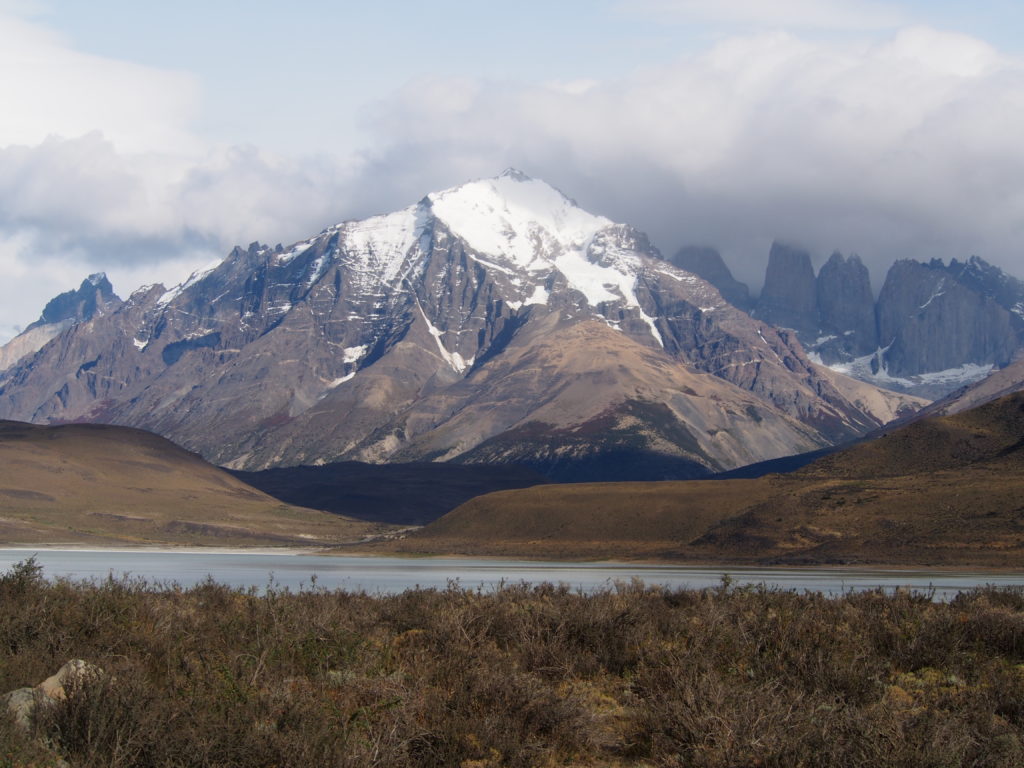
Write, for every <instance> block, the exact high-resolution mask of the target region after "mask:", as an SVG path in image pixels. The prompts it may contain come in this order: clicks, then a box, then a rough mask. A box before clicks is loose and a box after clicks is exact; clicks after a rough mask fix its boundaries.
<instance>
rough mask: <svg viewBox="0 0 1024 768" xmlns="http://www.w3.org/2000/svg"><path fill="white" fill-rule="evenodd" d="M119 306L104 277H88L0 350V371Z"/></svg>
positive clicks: (111, 288)
mask: <svg viewBox="0 0 1024 768" xmlns="http://www.w3.org/2000/svg"><path fill="white" fill-rule="evenodd" d="M120 305H121V299H119V298H118V297H117V296H116V295H115V294H114V288H113V286H112V285H111V284H110V281H109V280H107V276H106V275H105V274H104V273H102V272H99V273H97V274H95V275H89V277H87V278H86V279H85V280H83V281H82V285H81V286H79V288H78V290H76V291H66V292H65V293H62V294H60V295H59V296H57V297H56V298H53V299H51V300H50V302H49V303H48V304H47V305H46V307H45V308H44V309H43V314H42V316H41V317H40V318H39V319H38V320H36V321H35V322H34V323H32V324H31V325H30V326H29V327H28V328H26V329H25V330H24V331H23V332H22V333H20V334H18V335H17V336H16V337H14V338H13V339H11V340H10V341H9V342H7V343H6V344H4V345H3V346H2V347H0V371H3V370H5V369H7V368H10V367H11V366H12V365H14V364H15V363H17V362H18V361H19V360H21V359H22V358H24V357H26V356H28V355H31V354H33V353H35V352H37V351H38V350H40V349H42V348H43V346H44V345H45V344H46V343H47V342H49V341H50V339H52V338H54V337H55V336H57V335H59V334H60V333H61V332H63V331H65V330H67V329H68V328H70V327H71V326H73V325H75V324H76V323H81V322H85V321H87V320H91V319H92V318H94V317H97V316H102V315H105V314H109V313H110V312H113V311H115V310H116V309H117V308H118V307H119V306H120Z"/></svg>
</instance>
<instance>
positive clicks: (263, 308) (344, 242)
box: [0, 170, 917, 478]
mask: <svg viewBox="0 0 1024 768" xmlns="http://www.w3.org/2000/svg"><path fill="white" fill-rule="evenodd" d="M916 405H917V403H916V402H915V401H913V399H911V398H906V397H903V396H900V395H895V394H892V393H888V394H886V393H882V392H880V391H879V390H877V389H875V388H873V387H869V386H867V385H863V384H859V383H857V382H853V381H851V380H849V379H845V378H844V377H840V376H837V375H836V374H834V373H832V372H830V371H827V370H825V369H822V368H820V367H817V366H815V365H814V364H812V363H811V362H810V361H809V360H808V359H807V357H806V356H805V355H804V353H803V350H802V348H801V347H800V344H799V343H798V342H797V341H796V338H795V336H794V335H793V334H791V333H787V332H778V331H776V330H774V329H773V328H771V327H769V326H767V325H765V324H763V323H760V322H758V321H755V320H752V319H751V318H750V317H749V316H747V315H746V314H744V313H743V312H741V311H740V310H737V309H736V308H734V307H732V306H731V305H729V304H728V303H726V302H725V301H724V300H723V299H722V297H721V295H720V294H719V292H718V291H717V290H716V289H715V288H714V287H712V286H711V285H710V284H709V283H707V282H706V281H704V280H702V279H700V278H698V277H696V276H695V275H693V274H691V273H689V272H685V271H683V270H680V269H678V268H675V267H673V266H671V265H670V264H668V263H666V262H665V261H663V260H662V259H661V258H660V256H659V254H658V252H657V251H656V250H655V249H654V248H653V247H652V246H651V245H650V243H649V242H648V241H647V238H646V237H645V236H644V235H643V234H641V233H640V232H638V231H636V230H634V229H632V228H631V227H629V226H626V225H623V224H616V223H614V222H612V221H609V220H608V219H605V218H603V217H601V216H595V215H592V214H590V213H587V212H586V211H584V210H582V209H581V208H579V207H578V206H577V205H576V204H575V203H574V202H573V201H572V200H570V199H569V198H567V197H566V196H565V195H563V194H562V193H560V192H558V191H557V190H555V189H554V188H552V187H550V186H549V185H547V184H545V183H544V182H542V181H538V180H534V179H530V178H529V177H527V176H525V175H523V174H521V173H519V172H517V171H513V170H509V171H506V172H505V173H504V174H502V175H501V176H499V177H497V178H493V179H485V180H480V181H474V182H470V183H468V184H464V185H462V186H460V187H456V188H453V189H450V190H446V191H443V192H437V193H433V194H430V195H427V196H426V197H425V198H423V199H422V200H421V201H420V202H418V203H417V204H415V205H413V206H411V207H409V208H406V209H404V210H402V211H398V212H395V213H391V214H387V215H382V216H376V217H373V218H370V219H366V220H363V221H349V222H344V223H342V224H338V225H336V226H333V227H330V228H328V229H325V230H324V231H322V232H321V233H319V234H318V235H316V236H314V237H311V238H309V239H307V240H304V241H302V242H299V243H296V244H295V245H293V246H290V247H288V248H282V247H281V246H277V247H275V248H269V247H266V246H262V245H259V244H255V243H254V244H253V245H251V246H250V247H249V248H248V249H245V250H243V249H241V248H236V249H235V250H234V251H232V252H231V254H230V255H229V256H228V257H227V258H226V259H224V260H223V261H222V262H220V263H219V264H216V265H214V266H212V267H211V268H210V269H208V270H206V271H203V272H201V273H197V274H195V275H193V276H192V277H191V278H190V279H189V280H188V281H186V282H185V283H183V284H182V285H180V286H177V287H175V288H173V289H171V290H166V289H165V288H163V287H162V286H147V287H144V288H141V289H139V290H137V291H136V292H135V293H133V294H132V295H131V296H130V297H129V299H128V300H127V301H126V302H125V303H124V305H123V306H121V307H120V308H118V309H117V310H116V311H115V312H113V313H111V314H107V315H104V316H102V317H97V318H94V319H93V320H91V321H90V322H88V323H80V324H78V325H75V326H73V327H71V328H69V329H67V330H66V331H64V332H63V333H62V334H61V335H59V336H58V337H56V338H54V339H53V340H52V341H51V342H50V343H48V344H47V345H46V346H45V347H43V348H42V349H41V350H39V351H38V353H36V354H35V355H34V356H32V357H31V358H27V359H24V360H22V362H21V363H20V364H19V365H17V366H15V367H13V368H11V369H9V370H7V371H6V372H4V373H3V374H2V376H0V417H2V418H13V419H21V420H27V421H36V422H48V421H61V420H95V421H107V422H113V423H118V424H126V425H132V426H139V427H144V428H147V429H150V430H152V431H155V432H157V433H159V434H162V435H165V436H167V437H170V438H171V439H173V440H175V441H176V442H178V443H180V444H182V445H184V446H186V447H188V448H190V449H193V450H196V451H198V452H199V453H201V454H203V455H204V456H205V457H206V458H208V459H211V460H213V461H216V462H218V463H221V464H226V465H230V466H232V467H236V468H247V469H252V468H262V467H269V466H275V465H287V464H300V463H318V462H325V461H334V460H342V459H360V460H364V461H365V460H369V461H401V460H413V459H431V460H454V461H503V462H508V461H519V462H523V463H527V464H531V465H533V466H536V467H538V468H540V469H542V470H543V471H547V472H548V473H550V474H553V475H554V476H556V477H574V478H580V477H589V476H592V475H596V476H600V477H611V476H614V471H612V472H611V473H609V467H612V468H613V469H615V468H617V469H618V470H620V471H619V474H620V475H622V474H626V475H628V476H637V477H640V476H643V477H647V476H657V477H660V476H669V475H671V476H685V475H697V474H700V473H702V472H704V471H706V470H707V469H722V468H727V467H733V466H738V465H740V464H745V463H749V462H751V461H758V460H761V459H766V458H771V457H775V456H780V455H785V454H788V453H793V452H796V451H801V450H808V449H812V448H815V447H818V446H822V445H826V444H830V443H834V442H836V441H840V440H844V439H848V438H850V437H853V436H856V435H859V434H862V433H863V432H865V431H867V430H869V429H872V428H875V427H877V426H879V425H880V424H881V423H883V422H885V421H888V420H889V419H891V418H893V417H894V416H895V415H896V414H897V413H898V412H900V411H903V410H906V409H908V408H910V409H912V408H914V407H916ZM624 467H628V468H629V471H628V472H626V471H625V470H624V469H623V468H624Z"/></svg>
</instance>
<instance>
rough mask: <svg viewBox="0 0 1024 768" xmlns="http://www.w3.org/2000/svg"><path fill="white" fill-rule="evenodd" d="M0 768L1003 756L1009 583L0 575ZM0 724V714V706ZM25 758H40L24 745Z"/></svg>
mask: <svg viewBox="0 0 1024 768" xmlns="http://www.w3.org/2000/svg"><path fill="white" fill-rule="evenodd" d="M0 604H2V605H3V607H4V610H3V612H2V613H0V661H2V663H0V690H10V689H13V688H16V687H19V686H24V685H31V684H34V683H37V682H39V681H40V680H42V679H43V678H45V677H46V676H48V675H49V674H52V672H53V671H54V670H56V669H57V668H58V667H59V666H60V665H61V664H63V663H64V662H65V661H67V660H68V659H70V658H85V659H88V660H89V661H92V662H93V663H95V664H98V665H99V666H100V667H102V669H103V670H104V674H103V675H102V676H98V677H96V678H95V679H92V680H88V681H86V682H85V683H84V684H83V685H81V686H79V687H78V688H77V689H76V690H73V691H71V695H70V696H69V698H68V700H67V702H66V703H65V704H63V705H60V706H58V707H56V708H55V709H53V710H52V711H51V712H50V713H49V714H46V715H45V716H42V717H40V718H38V720H37V722H36V724H35V732H34V733H33V734H31V735H27V736H26V735H21V734H19V733H18V732H17V731H16V730H14V729H13V726H12V725H11V724H10V723H2V722H0V766H14V765H27V764H33V761H36V762H35V763H34V764H36V765H43V764H47V763H45V762H44V761H45V759H46V758H45V754H46V753H45V751H43V750H42V748H41V747H40V746H39V743H38V742H37V741H36V740H35V739H36V738H37V737H42V738H44V739H47V740H48V743H49V744H51V745H52V746H53V747H54V748H55V749H56V751H57V752H59V753H60V754H62V755H64V756H65V757H66V758H67V759H68V760H69V761H70V763H71V764H72V765H74V766H80V767H81V768H93V767H96V768H98V767H99V766H103V767H104V768H126V767H128V766H139V767H142V766H146V767H147V768H148V767H156V766H161V767H164V766H166V767H168V768H169V767H170V766H208V767H212V766H246V767H250V766H252V767H254V768H259V767H262V766H265V767H266V768H270V766H281V767H283V766H302V767H303V768H306V767H307V766H438V767H439V766H463V767H464V768H471V767H476V768H482V767H484V766H523V767H524V768H525V767H526V766H558V765H574V766H576V765H583V766H627V765H628V766H706V767H708V768H711V767H717V768H729V767H734V766H751V767H752V766H779V767H780V768H782V767H783V766H785V767H789V766H799V765H802V766H809V767H810V766H843V767H844V768H856V767H857V766H871V767H872V768H886V767H888V766H906V767H908V768H909V767H910V766H960V765H970V766H1017V765H1020V764H1021V763H1022V761H1024V741H1022V738H1024V703H1022V699H1021V696H1020V691H1021V690H1022V686H1024V592H1022V591H1021V590H1017V589H1010V590H995V589H982V590H979V591H976V592H972V593H970V594H966V595H962V596H960V597H958V598H957V599H956V600H954V601H952V602H950V603H934V602H933V601H932V600H931V599H930V597H929V596H928V595H925V594H919V593H906V592H900V593H897V594H894V595H886V594H882V593H880V592H865V593H858V594H848V595H846V596H844V597H841V598H836V599H827V598H824V597H821V596H818V595H806V594H805V595H800V594H796V593H792V592H785V591H779V590H774V589H758V588H741V589H735V588H731V587H730V586H729V585H728V584H727V583H723V585H722V586H721V587H720V588H717V589H713V590H706V591H690V590H683V591H675V590H665V589H658V588H648V587H644V586H643V585H640V584H635V583H634V584H623V585H619V586H617V587H616V588H614V589H608V590H605V591H602V592H599V593H597V594H593V595H581V594H578V593H576V592H573V591H571V590H568V589H565V588H560V587H554V586H550V585H546V586H538V587H527V586H516V585H510V586H506V587H504V588H502V589H498V590H495V591H491V592H480V591H466V590H463V589H459V588H458V587H456V586H452V587H450V588H448V589H446V590H415V591H408V592H405V593H403V594H400V595H395V596H376V597H375V596H367V595H364V594H351V593H344V592H332V593H327V592H320V591H316V590H312V591H305V592H300V593H290V592H288V591H287V590H279V589H275V588H273V587H271V588H270V589H268V590H267V591H265V592H264V593H262V594H258V593H257V592H256V591H254V590H250V591H241V590H236V589H230V588H228V587H224V586H221V585H218V584H214V583H206V584H202V585H199V586H197V587H194V588H191V589H187V590H186V589H180V588H163V589H155V588H153V587H151V586H149V585H147V584H145V583H143V582H141V581H132V580H109V581H104V582H101V583H93V584H76V583H69V582H65V581H57V582H56V583H47V582H44V581H42V580H41V579H40V578H39V574H38V571H37V569H36V568H35V567H34V564H33V563H31V562H27V563H23V564H21V565H19V566H16V567H15V568H13V569H12V570H11V571H10V572H8V573H7V574H6V575H3V576H2V577H0ZM0 720H2V719H0ZM41 753H42V757H41V756H40V755H41Z"/></svg>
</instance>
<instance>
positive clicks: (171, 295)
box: [136, 259, 223, 307]
mask: <svg viewBox="0 0 1024 768" xmlns="http://www.w3.org/2000/svg"><path fill="white" fill-rule="evenodd" d="M222 263H223V259H217V260H216V261H213V262H210V263H209V264H207V265H206V266H205V267H203V268H202V269H199V270H196V271H195V272H193V273H192V274H191V275H189V277H188V280H186V281H185V282H184V283H179V284H178V285H176V286H174V287H173V288H171V289H170V290H169V291H167V292H166V293H164V295H163V296H161V297H160V298H159V299H157V301H156V305H157V306H158V307H166V306H167V305H168V304H170V303H171V302H172V301H174V299H175V298H177V297H178V296H179V295H180V294H181V293H182V292H183V291H185V290H187V289H189V288H191V287H192V286H193V285H195V284H196V283H198V282H199V281H200V280H202V279H203V278H204V277H206V276H207V275H209V274H210V273H211V272H213V271H214V270H215V269H217V267H219V266H220V265H221V264H222ZM136 293H137V292H136Z"/></svg>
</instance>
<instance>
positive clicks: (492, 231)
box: [427, 169, 613, 269]
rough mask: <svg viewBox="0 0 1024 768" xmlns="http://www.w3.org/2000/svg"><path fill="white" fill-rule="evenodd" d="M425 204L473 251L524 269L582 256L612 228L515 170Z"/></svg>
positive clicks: (437, 195) (606, 221)
mask: <svg viewBox="0 0 1024 768" xmlns="http://www.w3.org/2000/svg"><path fill="white" fill-rule="evenodd" d="M427 201H428V202H429V204H430V206H431V209H432V211H433V213H434V215H435V216H436V217H437V218H438V219H440V220H441V221H443V222H444V223H445V224H447V225H448V227H449V228H450V229H451V230H452V232H453V233H455V234H456V235H458V236H459V237H461V238H462V239H463V240H465V241H466V242H467V243H468V244H469V245H470V246H471V247H472V248H474V249H475V250H477V251H479V252H481V253H486V254H491V255H495V256H501V257H504V258H505V259H508V260H509V261H511V262H513V263H514V264H515V265H516V266H517V267H520V268H524V269H530V268H531V265H533V266H536V267H540V266H541V262H544V261H546V260H547V259H546V258H545V256H547V257H550V256H552V255H555V254H558V253H566V252H574V251H584V250H585V249H586V247H587V245H588V243H589V242H590V241H591V239H592V238H593V237H594V235H595V234H596V233H597V232H599V231H600V230H602V229H605V228H607V227H610V226H612V225H613V222H612V221H610V220H609V219H606V218H605V217H603V216H595V215H594V214H591V213H588V212H586V211H584V210H583V209H582V208H580V207H579V206H578V205H576V203H575V202H574V201H573V200H571V199H570V198H568V197H566V196H565V195H564V194H562V193H561V192H560V191H558V190H557V189H555V188H554V187H552V186H551V185H550V184H548V183H547V182H544V181H541V180H539V179H532V178H530V177H529V176H527V175H526V174H524V173H521V172H520V171H516V170H515V169H509V170H507V171H505V172H504V173H502V174H501V175H500V176H497V177H495V178H492V179H480V180H478V181H471V182H469V183H467V184H463V185H462V186H459V187H454V188H453V189H448V190H445V191H443V192H435V193H433V194H430V195H428V196H427ZM535 262H536V263H535ZM545 266H548V265H545Z"/></svg>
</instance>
